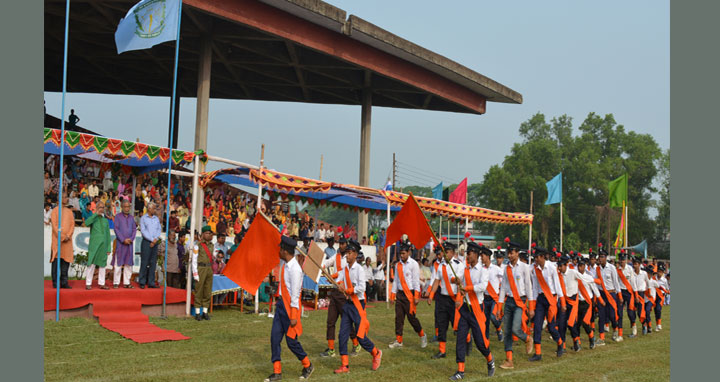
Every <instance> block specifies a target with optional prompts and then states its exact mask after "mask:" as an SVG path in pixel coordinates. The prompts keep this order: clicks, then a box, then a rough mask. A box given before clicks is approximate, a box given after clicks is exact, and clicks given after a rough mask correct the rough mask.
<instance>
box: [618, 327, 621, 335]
mask: <svg viewBox="0 0 720 382" xmlns="http://www.w3.org/2000/svg"><path fill="white" fill-rule="evenodd" d="M618 335H619V336H620V337H622V328H620V329H618Z"/></svg>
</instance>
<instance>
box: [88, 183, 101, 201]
mask: <svg viewBox="0 0 720 382" xmlns="http://www.w3.org/2000/svg"><path fill="white" fill-rule="evenodd" d="M99 193H100V190H99V189H98V186H96V185H94V184H91V185H90V186H89V187H88V196H89V197H91V198H94V197H96V196H98V194H99Z"/></svg>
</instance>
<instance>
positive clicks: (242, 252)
mask: <svg viewBox="0 0 720 382" xmlns="http://www.w3.org/2000/svg"><path fill="white" fill-rule="evenodd" d="M279 251H280V232H278V230H277V229H276V228H275V227H273V225H272V224H270V222H268V221H267V219H266V218H265V217H263V216H262V215H261V214H257V215H256V216H255V219H254V220H253V222H252V224H250V228H249V229H248V231H247V233H246V234H245V237H244V238H243V240H242V242H241V243H240V245H239V246H238V247H237V249H236V250H235V252H233V255H232V257H231V258H230V261H228V263H227V265H226V266H225V270H224V271H223V274H224V275H225V276H227V277H228V278H229V279H230V280H232V281H233V282H235V284H237V285H239V286H240V287H241V288H243V289H244V290H246V291H248V292H250V293H255V291H256V290H257V289H258V287H260V284H261V283H262V281H263V279H264V278H265V276H267V275H268V273H270V271H271V270H272V269H273V268H275V267H276V266H277V265H278V263H279V262H280V257H279V255H278V253H279Z"/></svg>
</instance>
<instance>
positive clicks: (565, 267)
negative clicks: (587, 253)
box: [558, 256, 594, 352]
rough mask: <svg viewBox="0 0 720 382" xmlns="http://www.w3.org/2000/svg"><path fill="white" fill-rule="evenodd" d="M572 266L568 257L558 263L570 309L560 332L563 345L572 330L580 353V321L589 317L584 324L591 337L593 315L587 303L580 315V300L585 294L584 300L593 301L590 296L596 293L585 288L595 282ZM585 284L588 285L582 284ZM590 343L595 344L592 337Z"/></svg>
mask: <svg viewBox="0 0 720 382" xmlns="http://www.w3.org/2000/svg"><path fill="white" fill-rule="evenodd" d="M570 264H571V262H570V258H569V257H566V256H563V257H561V258H560V261H558V272H559V274H558V275H559V276H560V283H561V286H562V283H564V285H565V289H564V290H563V293H564V294H565V302H566V306H567V309H568V310H567V312H566V314H565V317H566V320H564V322H562V323H561V324H560V325H559V327H558V331H559V332H560V338H561V339H562V341H563V343H565V335H566V333H567V329H568V328H570V336H572V339H573V350H575V351H576V352H578V351H580V325H578V321H581V320H585V318H586V317H587V320H585V322H584V324H585V327H586V328H585V329H586V331H587V333H588V335H590V333H591V331H590V330H589V329H590V327H589V325H588V324H589V322H590V316H591V314H592V313H591V312H588V308H587V307H588V304H587V303H585V310H584V311H583V313H582V315H581V314H580V305H581V302H582V301H580V298H581V297H583V294H584V295H585V296H584V297H583V298H587V299H588V300H590V299H591V297H590V296H591V295H592V293H594V292H592V291H589V293H588V289H587V288H585V286H586V285H589V284H592V283H593V282H594V281H593V278H592V276H590V275H588V274H583V273H582V272H580V270H579V269H571V268H570ZM582 270H583V272H584V271H585V264H583V265H582ZM583 282H585V283H587V284H582V283H583ZM581 288H582V289H584V291H580V289H581ZM590 342H591V344H593V343H594V341H593V339H592V336H591V337H590Z"/></svg>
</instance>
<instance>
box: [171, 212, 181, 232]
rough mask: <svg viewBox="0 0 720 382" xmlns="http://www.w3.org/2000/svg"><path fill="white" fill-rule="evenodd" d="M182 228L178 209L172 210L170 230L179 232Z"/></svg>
mask: <svg viewBox="0 0 720 382" xmlns="http://www.w3.org/2000/svg"><path fill="white" fill-rule="evenodd" d="M179 230H180V219H178V217H177V211H172V212H170V231H173V232H178V231H179Z"/></svg>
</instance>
